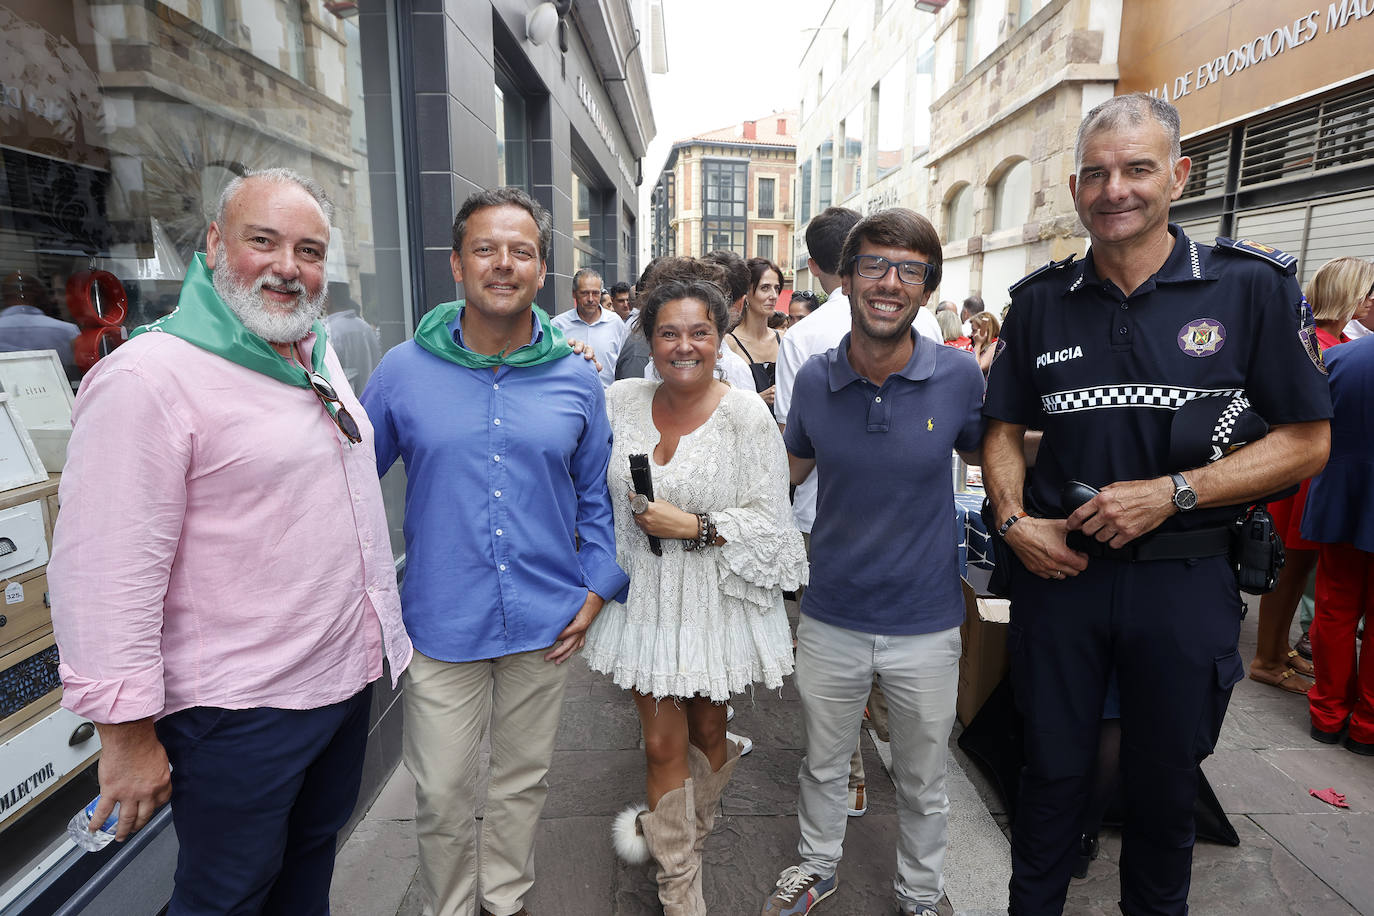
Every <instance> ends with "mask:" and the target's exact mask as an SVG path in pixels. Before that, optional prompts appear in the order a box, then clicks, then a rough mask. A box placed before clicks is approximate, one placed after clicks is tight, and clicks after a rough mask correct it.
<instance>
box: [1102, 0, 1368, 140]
mask: <svg viewBox="0 0 1374 916" xmlns="http://www.w3.org/2000/svg"><path fill="white" fill-rule="evenodd" d="M1372 28H1374V0H1323V2H1318V3H1313V2H1311V0H1227V2H1221V0H1203V2H1199V0H1151V2H1150V3H1137V4H1127V5H1126V6H1125V7H1124V8H1123V10H1122V20H1121V46H1120V49H1119V58H1120V73H1121V75H1120V78H1119V79H1118V81H1117V85H1116V92H1117V94H1118V95H1120V94H1124V93H1127V92H1134V91H1141V92H1146V93H1149V94H1150V95H1153V96H1156V97H1159V98H1163V99H1165V100H1166V101H1169V102H1172V103H1173V104H1174V105H1175V106H1176V107H1177V108H1178V110H1179V114H1180V115H1181V116H1182V119H1183V133H1184V135H1185V136H1187V135H1189V134H1194V133H1198V132H1200V131H1204V130H1207V129H1210V128H1211V127H1213V126H1216V125H1219V124H1226V123H1231V122H1233V121H1235V120H1236V119H1239V118H1244V117H1247V116H1249V115H1251V114H1253V113H1255V112H1257V111H1262V110H1264V109H1266V108H1269V107H1272V106H1275V105H1279V104H1283V103H1285V102H1288V101H1292V100H1294V99H1297V98H1301V97H1304V96H1306V95H1308V94H1310V93H1313V92H1316V91H1319V90H1321V89H1323V88H1325V87H1328V86H1332V85H1336V84H1339V83H1343V82H1346V81H1348V80H1350V79H1352V78H1356V77H1358V76H1361V75H1365V74H1368V73H1370V72H1374V71H1371V70H1370V68H1369V66H1368V65H1367V64H1365V63H1363V61H1364V60H1365V59H1366V57H1367V55H1366V50H1367V48H1368V44H1369V38H1370V34H1371V32H1370V30H1371V29H1372Z"/></svg>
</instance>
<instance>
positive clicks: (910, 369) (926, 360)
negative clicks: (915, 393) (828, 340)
mask: <svg viewBox="0 0 1374 916" xmlns="http://www.w3.org/2000/svg"><path fill="white" fill-rule="evenodd" d="M908 333H910V334H911V337H912V340H913V343H914V347H913V348H912V351H911V358H910V359H908V360H907V361H906V365H905V366H903V367H902V368H900V369H898V370H897V371H896V372H894V373H893V375H900V376H901V377H902V378H904V379H907V380H909V381H913V382H923V381H925V380H926V379H928V378H930V377H931V376H932V375H934V374H935V354H936V352H937V350H936V348H937V347H938V346H939V344H937V343H935V341H933V340H928V339H927V338H925V337H922V336H921V335H920V334H917V333H916V332H915V331H914V330H912V331H910V332H908ZM849 338H850V335H849V334H846V335H844V338H843V339H841V340H840V344H839V346H837V347H836V348H835V349H833V350H831V351H830V353H829V355H828V356H827V359H828V360H829V367H828V371H827V376H828V378H829V380H830V390H831V391H839V390H840V389H841V388H844V387H845V386H846V385H851V384H853V383H854V382H867V381H868V379H866V378H864V377H863V376H861V375H859V373H857V372H855V371H854V367H853V366H851V365H850V364H849Z"/></svg>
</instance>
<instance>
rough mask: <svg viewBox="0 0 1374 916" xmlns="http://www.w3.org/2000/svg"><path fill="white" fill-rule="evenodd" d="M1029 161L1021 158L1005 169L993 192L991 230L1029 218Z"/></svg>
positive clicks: (1022, 221)
mask: <svg viewBox="0 0 1374 916" xmlns="http://www.w3.org/2000/svg"><path fill="white" fill-rule="evenodd" d="M1030 178H1031V166H1030V162H1028V161H1027V160H1025V159H1022V160H1021V161H1020V162H1018V163H1016V164H1015V165H1013V166H1012V167H1011V168H1009V169H1007V172H1006V174H1005V175H1003V176H1002V180H1001V181H999V182H997V187H996V189H995V190H994V192H993V209H992V231H994V232H996V231H998V230H999V229H1012V228H1017V227H1020V226H1022V225H1024V224H1025V223H1026V222H1027V220H1029V219H1030V203H1031V191H1030Z"/></svg>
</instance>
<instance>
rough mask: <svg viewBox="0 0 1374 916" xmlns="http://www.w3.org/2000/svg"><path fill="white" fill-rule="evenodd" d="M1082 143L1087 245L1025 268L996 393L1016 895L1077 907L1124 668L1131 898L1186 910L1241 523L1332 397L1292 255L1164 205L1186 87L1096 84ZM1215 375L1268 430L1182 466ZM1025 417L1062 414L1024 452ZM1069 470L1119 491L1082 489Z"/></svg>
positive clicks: (1223, 391) (1312, 465)
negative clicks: (1071, 897) (1228, 235)
mask: <svg viewBox="0 0 1374 916" xmlns="http://www.w3.org/2000/svg"><path fill="white" fill-rule="evenodd" d="M1075 163H1076V172H1075V174H1074V175H1073V176H1071V177H1070V178H1069V191H1070V193H1071V194H1072V195H1073V199H1074V205H1075V207H1076V209H1077V211H1078V216H1079V218H1080V219H1081V220H1082V222H1083V225H1084V227H1085V228H1086V229H1087V231H1088V235H1089V237H1090V239H1091V241H1092V246H1091V248H1090V249H1089V251H1088V255H1087V257H1086V258H1085V259H1084V260H1083V261H1081V262H1079V263H1077V264H1072V263H1070V262H1071V261H1072V258H1070V259H1068V260H1066V261H1063V262H1060V263H1057V264H1051V265H1049V266H1048V267H1046V268H1042V269H1041V270H1039V271H1037V272H1036V273H1034V274H1032V275H1031V276H1030V277H1028V278H1026V279H1025V280H1023V281H1021V283H1018V284H1017V285H1015V286H1013V287H1012V304H1011V311H1010V312H1009V313H1008V315H1007V321H1006V323H1005V324H1004V325H1003V326H1002V334H1001V343H1000V344H999V347H1000V352H999V354H998V355H997V357H996V359H995V361H994V363H993V366H992V370H991V373H990V375H989V381H988V397H987V404H986V407H985V409H984V413H985V414H986V415H987V417H988V418H989V423H988V433H987V441H986V443H985V444H984V455H985V461H984V468H983V470H984V479H985V480H986V481H987V484H988V494H989V497H990V498H991V499H992V502H993V506H994V508H995V509H996V512H997V518H998V519H1000V520H1003V522H1002V525H1001V529H1002V534H1003V536H1004V537H1005V539H1006V543H1007V545H1008V546H1010V547H1011V549H1012V551H1014V552H1015V558H1014V560H1015V562H1012V565H1011V586H1010V587H1011V627H1010V630H1009V633H1008V648H1009V653H1010V655H1011V666H1012V668H1011V674H1012V684H1013V686H1014V688H1015V691H1016V701H1017V705H1018V706H1019V707H1020V709H1021V711H1022V714H1023V715H1024V717H1025V723H1026V727H1025V735H1026V742H1025V752H1026V767H1025V769H1024V770H1023V772H1022V776H1021V789H1020V799H1019V809H1018V811H1017V814H1016V820H1015V822H1014V827H1013V833H1012V878H1011V913H1012V914H1014V916H1025V914H1042V913H1059V912H1061V911H1062V910H1063V908H1064V898H1065V893H1066V891H1067V888H1068V883H1069V875H1070V871H1071V869H1072V867H1073V862H1074V858H1075V852H1076V851H1077V847H1078V843H1077V841H1078V839H1079V836H1078V832H1079V824H1080V822H1081V820H1080V818H1081V812H1082V806H1083V801H1084V799H1085V798H1086V797H1087V796H1088V789H1089V781H1090V779H1091V774H1092V761H1093V759H1094V756H1095V755H1096V751H1097V733H1098V727H1099V723H1100V722H1101V718H1102V703H1103V697H1104V694H1105V692H1106V689H1107V682H1108V679H1109V677H1110V676H1111V675H1112V674H1113V673H1115V675H1116V678H1117V683H1118V686H1119V691H1120V700H1121V704H1120V705H1121V731H1122V748H1121V761H1122V785H1123V788H1124V790H1125V795H1126V827H1125V830H1124V832H1123V838H1122V853H1121V864H1120V872H1121V909H1122V911H1123V912H1124V913H1126V914H1128V916H1133V914H1146V913H1148V914H1179V916H1181V914H1184V913H1186V912H1187V910H1188V886H1189V878H1190V872H1191V866H1192V847H1193V832H1194V827H1193V804H1194V801H1195V799H1196V797H1197V765H1198V763H1199V762H1200V761H1201V760H1202V759H1203V758H1204V757H1206V756H1207V755H1208V754H1210V753H1211V751H1212V748H1213V745H1214V744H1215V742H1216V739H1217V735H1218V733H1219V732H1220V730H1221V722H1222V718H1223V716H1224V715H1225V713H1226V705H1227V703H1228V701H1229V699H1230V695H1231V687H1232V686H1233V685H1234V684H1235V683H1236V682H1237V681H1238V680H1240V678H1241V676H1242V673H1243V671H1244V666H1243V665H1242V663H1241V659H1240V656H1239V654H1238V653H1237V651H1236V639H1237V636H1238V634H1239V628H1240V618H1241V615H1242V613H1243V612H1244V606H1243V604H1242V603H1241V600H1240V595H1239V592H1238V590H1237V584H1236V575H1235V571H1234V570H1233V568H1232V566H1231V561H1230V558H1229V556H1228V553H1229V550H1230V543H1231V542H1230V531H1231V527H1232V523H1233V521H1234V520H1235V519H1236V518H1237V517H1238V515H1239V514H1240V513H1242V512H1243V511H1244V509H1245V507H1246V505H1247V504H1248V503H1249V502H1251V501H1253V500H1256V499H1260V498H1262V497H1264V496H1265V495H1266V494H1270V493H1274V492H1277V491H1279V490H1282V489H1283V488H1284V487H1287V486H1289V485H1291V484H1294V483H1297V482H1298V481H1299V480H1301V479H1302V478H1304V477H1307V476H1309V475H1311V474H1312V473H1314V472H1315V471H1317V470H1318V469H1319V468H1320V467H1321V466H1322V463H1323V462H1324V461H1325V460H1326V454H1327V447H1328V442H1329V429H1328V424H1327V418H1328V417H1330V416H1331V405H1330V401H1329V399H1328V395H1327V392H1326V384H1325V379H1324V377H1323V372H1324V370H1323V369H1322V366H1321V357H1320V356H1319V355H1317V353H1316V350H1315V348H1314V347H1312V346H1311V342H1312V341H1311V311H1310V310H1309V309H1307V306H1306V302H1305V300H1304V299H1303V297H1302V292H1301V291H1300V290H1299V288H1298V284H1297V282H1296V281H1295V280H1294V279H1293V272H1294V259H1293V258H1292V257H1289V256H1288V255H1285V254H1283V253H1282V252H1278V251H1275V250H1274V249H1272V248H1268V247H1267V246H1263V245H1258V244H1256V243H1253V242H1233V241H1231V240H1230V239H1217V244H1216V246H1215V247H1212V246H1207V245H1199V244H1197V243H1196V242H1194V241H1192V240H1191V239H1189V238H1188V237H1187V236H1186V235H1185V234H1184V233H1183V231H1182V230H1181V229H1179V228H1178V227H1177V226H1171V225H1169V222H1168V213H1169V202H1170V201H1172V200H1177V199H1178V197H1179V195H1180V194H1181V193H1182V191H1183V186H1184V184H1185V183H1186V181H1187V179H1188V170H1189V165H1190V164H1189V160H1188V159H1187V158H1186V157H1183V156H1182V155H1181V154H1180V149H1179V119H1178V112H1177V110H1175V109H1174V107H1173V106H1172V105H1170V104H1169V103H1168V102H1165V101H1163V100H1160V99H1152V98H1150V97H1148V96H1145V95H1141V94H1136V95H1131V96H1121V97H1118V98H1113V99H1109V100H1108V101H1106V102H1104V103H1102V104H1101V105H1099V106H1098V107H1097V108H1094V109H1093V110H1092V111H1091V112H1089V113H1088V116H1087V117H1086V118H1085V119H1084V121H1083V123H1082V125H1080V127H1079V132H1078V142H1077V147H1076V149H1075ZM1305 343H1306V344H1308V345H1307V346H1304V344H1305ZM1205 397H1225V398H1227V399H1232V398H1237V397H1244V398H1245V399H1247V400H1248V401H1249V403H1250V405H1251V406H1252V407H1253V409H1254V410H1255V411H1256V412H1257V413H1259V415H1260V416H1262V417H1264V418H1265V420H1267V421H1268V422H1269V424H1270V431H1269V433H1268V435H1266V436H1264V437H1263V438H1261V439H1258V440H1257V441H1254V442H1252V443H1251V444H1249V445H1246V446H1244V447H1241V448H1239V449H1237V450H1235V451H1233V452H1231V453H1230V454H1229V455H1226V456H1225V457H1221V458H1220V459H1219V460H1216V461H1214V462H1213V463H1210V464H1204V465H1203V466H1202V467H1194V466H1191V465H1188V466H1183V467H1177V466H1174V464H1172V463H1171V462H1170V432H1171V423H1172V421H1173V417H1174V414H1175V412H1176V411H1177V410H1178V409H1179V408H1180V407H1182V406H1183V405H1184V404H1186V403H1188V402H1189V401H1191V400H1193V399H1197V398H1205ZM1028 426H1036V427H1042V428H1043V429H1044V438H1043V440H1042V442H1041V445H1040V450H1039V454H1038V456H1037V458H1036V463H1035V467H1033V468H1031V469H1030V471H1029V472H1027V469H1026V465H1025V461H1024V459H1023V457H1022V437H1023V435H1024V433H1025V431H1026V429H1027V427H1028ZM1071 480H1076V481H1080V482H1082V483H1085V484H1088V485H1090V486H1092V487H1096V488H1098V489H1099V490H1101V493H1100V494H1099V495H1097V496H1095V497H1093V498H1092V499H1090V500H1089V501H1088V502H1087V503H1085V504H1084V505H1082V507H1081V508H1078V509H1077V510H1076V511H1072V512H1071V511H1070V510H1071V509H1072V506H1066V505H1064V504H1063V502H1064V501H1063V500H1062V499H1061V491H1062V490H1063V488H1064V485H1065V484H1066V483H1067V482H1069V481H1071ZM1066 516H1067V518H1066ZM1142 535H1148V537H1145V538H1142ZM999 562H1001V560H999Z"/></svg>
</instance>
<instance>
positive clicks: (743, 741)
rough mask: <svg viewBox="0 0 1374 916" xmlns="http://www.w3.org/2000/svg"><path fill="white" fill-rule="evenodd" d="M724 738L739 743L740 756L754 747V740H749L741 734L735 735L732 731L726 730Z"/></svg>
mask: <svg viewBox="0 0 1374 916" xmlns="http://www.w3.org/2000/svg"><path fill="white" fill-rule="evenodd" d="M725 740H726V741H733V742H735V743H736V744H738V745H739V755H740V756H741V757H743V756H745V755H747V754H748V753H749V752H750V751H752V750H753V749H754V742H752V741H750V740H749V739H748V738H746V737H744V736H743V735H737V734H735V733H734V732H726V733H725Z"/></svg>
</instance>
